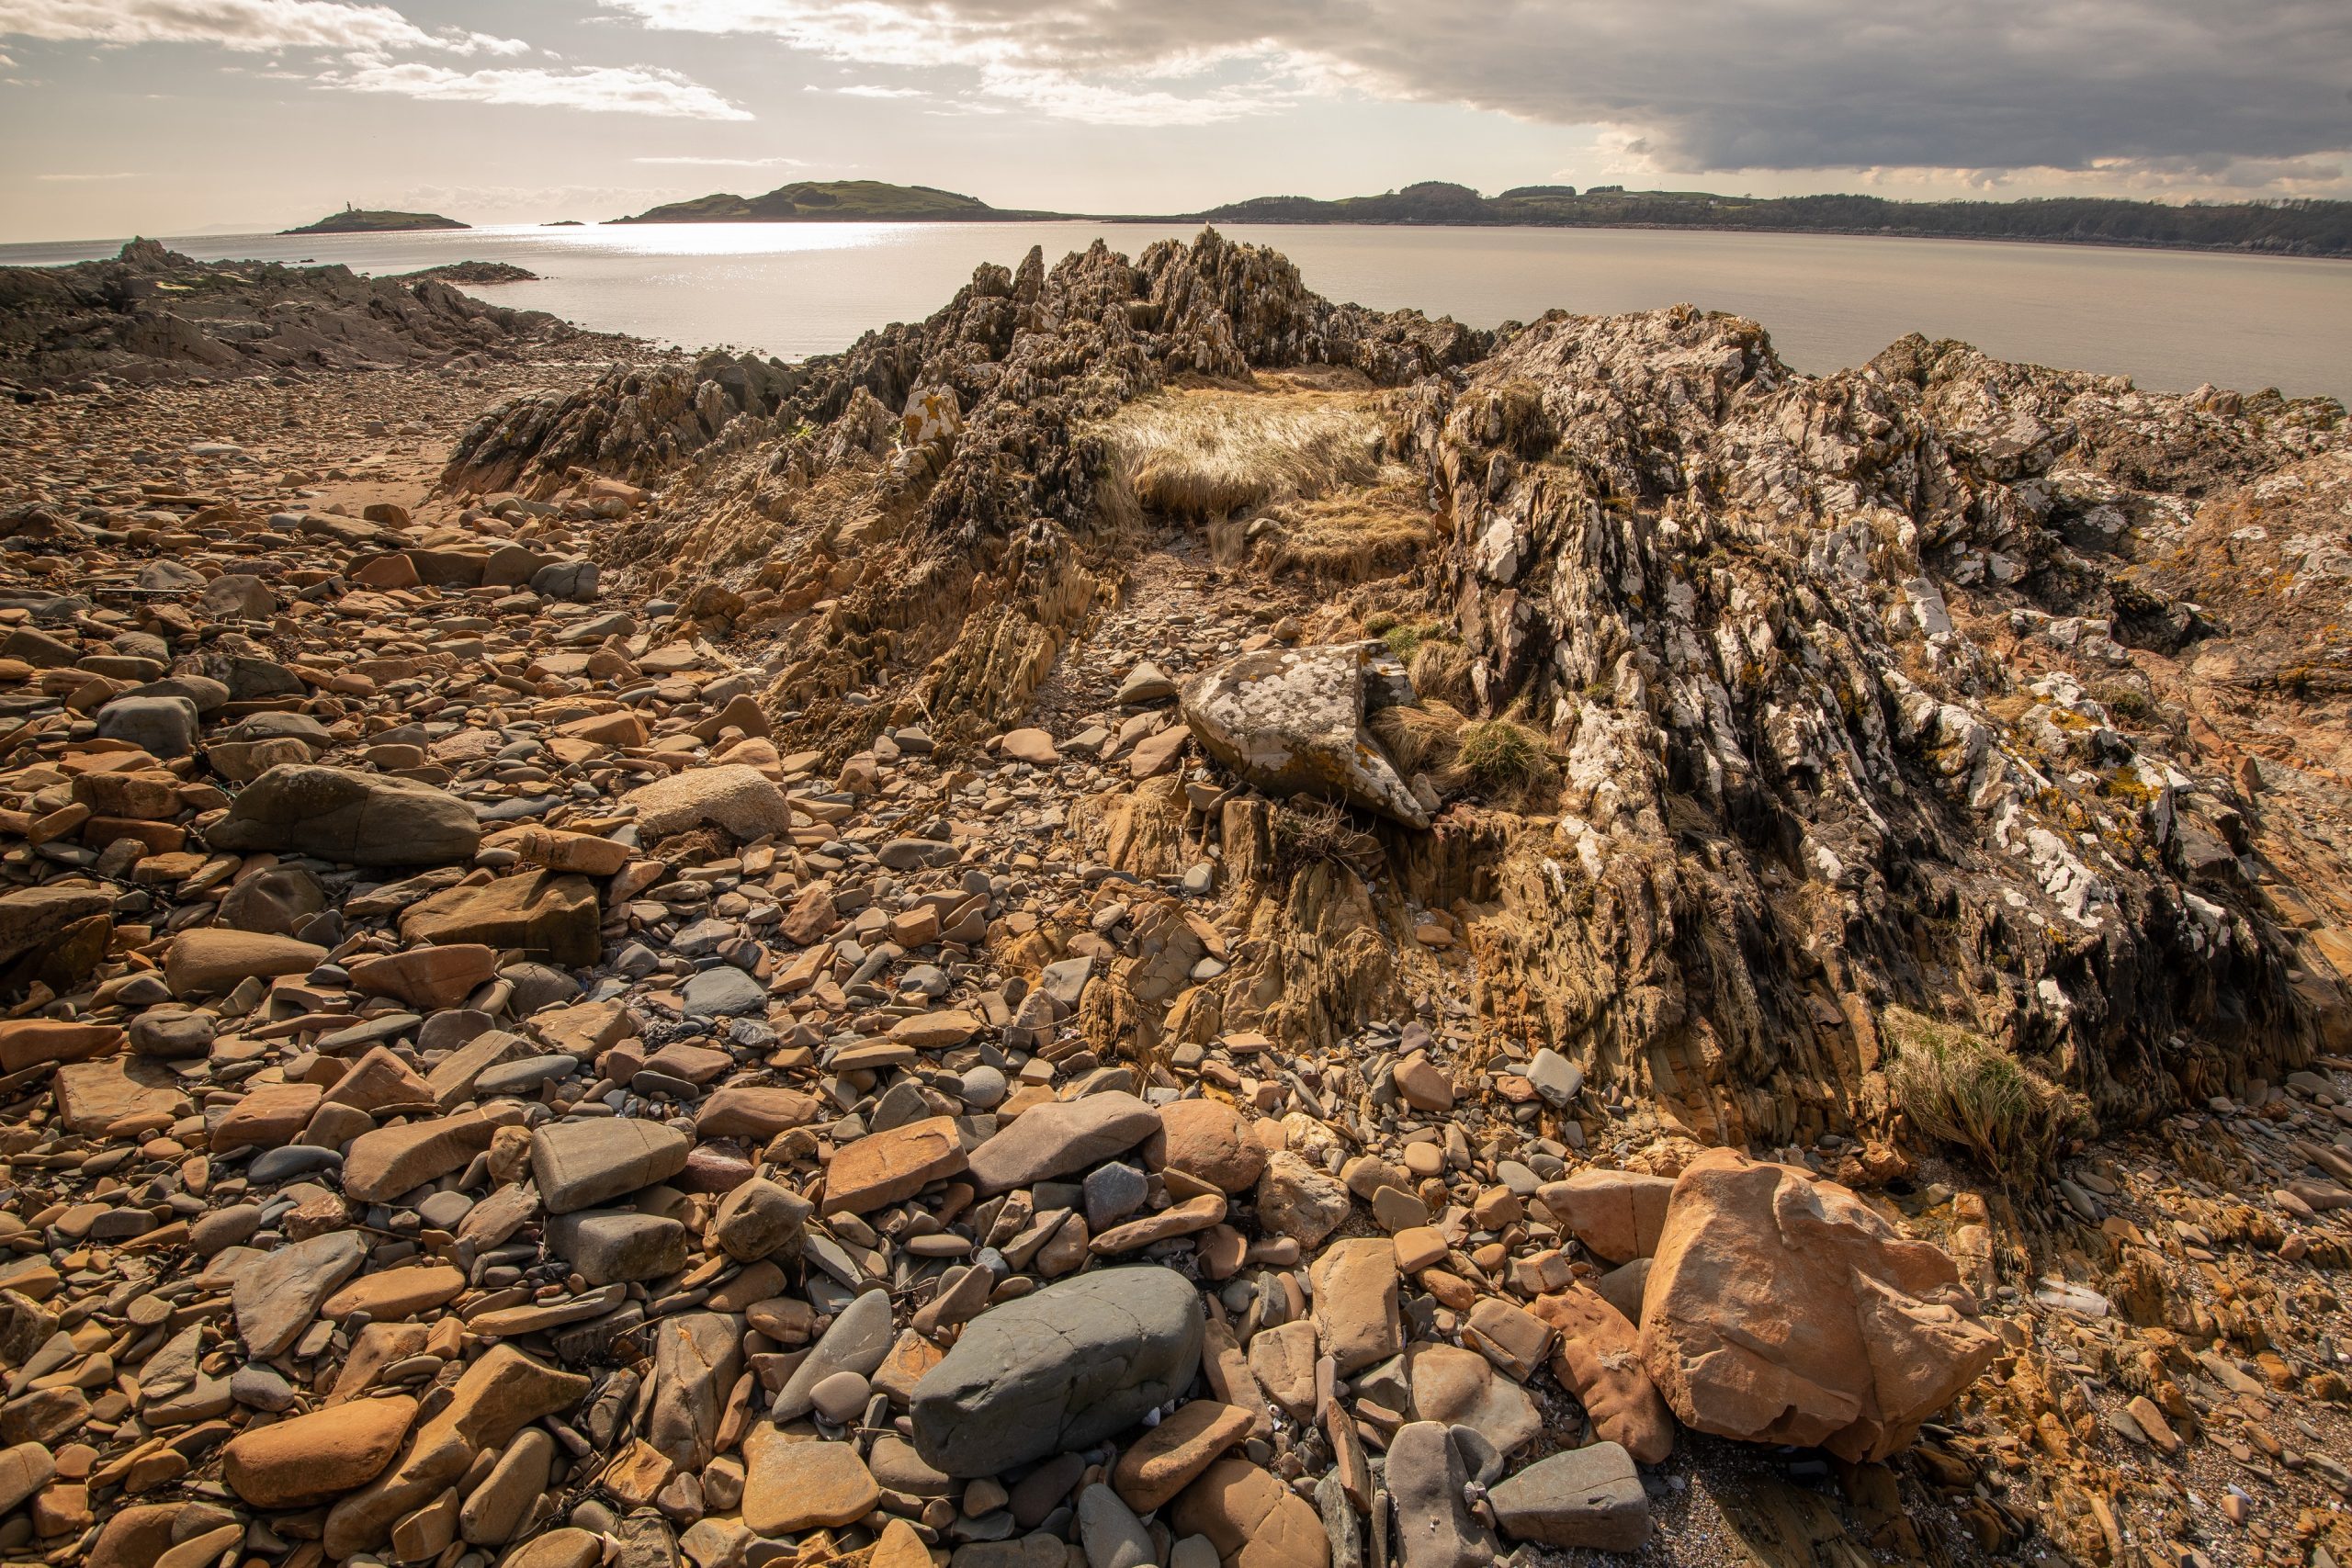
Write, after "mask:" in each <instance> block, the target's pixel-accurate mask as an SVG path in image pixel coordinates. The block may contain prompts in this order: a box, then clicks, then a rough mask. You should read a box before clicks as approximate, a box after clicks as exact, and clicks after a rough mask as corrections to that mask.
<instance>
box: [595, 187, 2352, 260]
mask: <svg viewBox="0 0 2352 1568" xmlns="http://www.w3.org/2000/svg"><path fill="white" fill-rule="evenodd" d="M611 221H613V222H615V223H628V224H647V223H797V222H836V223H839V222H865V223H942V222H953V223H989V222H996V223H1012V222H1059V221H1070V222H1088V223H1119V224H1130V223H1158V224H1175V223H1202V224H1210V225H1224V226H1240V225H1245V224H1313V225H1334V226H1350V227H1376V228H1498V229H1500V228H1537V229H1650V230H1697V231H1715V232H1723V233H1747V234H1758V233H1760V234H1838V235H1848V236H1860V237H1865V238H1869V237H1878V238H1884V237H1894V238H1900V239H1919V240H2007V241H2016V242H2021V243H2035V244H2070V245H2100V246H2109V247H2116V248H2121V249H2128V250H2177V251H2208V252H2227V253H2231V254H2246V255H2285V256H2310V257H2327V258H2345V257H2352V202H2344V201H2317V200H2295V201H2286V202H2277V203H2261V202H2241V203H2233V204H2229V205H2217V206H2187V207H2172V206H2167V205H2165V204H2164V203H2162V202H2153V201H2124V200H2116V199H2110V198H2107V197H2054V198H2049V199H2037V200H2024V201H2006V202H2004V201H1934V202H1910V201H1890V200H1887V199H1886V198H1884V197H1872V196H1808V197H1766V198H1761V199H1758V198H1754V197H1726V196H1718V195H1714V194H1713V193H1710V192H1706V191H1628V190H1624V189H1623V188H1621V187H1617V186H1600V187H1597V188H1594V189H1589V190H1584V191H1578V190H1577V189H1576V188H1575V187H1574V186H1518V187H1516V188H1514V189H1511V190H1507V191H1505V192H1503V193H1502V194H1501V195H1499V196H1495V197H1487V196H1481V195H1479V194H1478V193H1477V192H1476V191H1474V190H1472V189H1470V188H1469V187H1467V186H1457V185H1449V184H1445V183H1443V182H1441V181H1430V182H1425V183H1423V184H1420V185H1414V186H1405V187H1404V188H1403V189H1401V190H1396V191H1390V192H1387V193H1385V194H1383V195H1380V196H1371V197H1344V198H1341V199H1340V200H1336V201H1325V200H1320V199H1317V198H1315V197H1253V198H1252V199H1250V200H1248V201H1239V202H1230V203H1227V204H1226V205H1224V206H1221V207H1213V208H1210V209H1207V210H1205V211H1202V212H1189V213H1100V212H1098V213H1087V212H1069V213H1064V212H1049V211H1044V210H1037V209H1005V208H995V207H990V206H989V205H988V204H987V203H986V202H983V201H980V200H979V199H978V198H977V197H968V196H962V195H959V194H957V193H956V192H953V191H943V190H937V189H934V188H933V187H931V186H893V185H888V184H885V183H883V182H881V181H876V180H838V181H812V180H803V181H796V182H794V183H793V184H790V185H787V186H780V187H778V188H777V189H775V190H774V191H770V192H768V193H767V194H766V195H764V196H759V197H741V196H735V195H732V194H729V193H727V192H718V193H715V194H713V195H710V196H707V197H695V198H694V199H692V200H688V201H678V202H669V203H665V204H663V205H662V206H660V207H656V208H652V209H649V210H647V211H645V212H641V213H638V214H635V215H634V216H631V217H627V218H617V219H614V220H611Z"/></svg>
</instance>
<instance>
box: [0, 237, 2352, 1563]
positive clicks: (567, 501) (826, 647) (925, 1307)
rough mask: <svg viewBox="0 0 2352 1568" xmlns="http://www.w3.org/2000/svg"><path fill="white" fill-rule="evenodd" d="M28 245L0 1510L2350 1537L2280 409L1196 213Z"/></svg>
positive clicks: (522, 1522) (1027, 1547) (2015, 1552)
mask: <svg viewBox="0 0 2352 1568" xmlns="http://www.w3.org/2000/svg"><path fill="white" fill-rule="evenodd" d="M94 265H97V266H99V267H101V268H103V267H113V268H116V269H117V270H116V271H114V272H111V273H107V272H100V273H96V274H94V275H93V278H94V281H92V282H91V283H90V284H89V285H88V291H85V293H86V297H85V296H84V295H71V294H69V292H68V291H69V290H71V289H73V288H83V285H81V284H69V283H56V282H51V281H46V280H39V279H36V280H32V281H30V282H26V281H23V280H21V279H16V277H15V275H11V278H12V280H13V281H12V285H11V287H12V288H13V290H14V291H13V292H11V293H9V294H8V295H7V299H9V301H10V303H9V305H8V307H7V310H8V312H9V313H8V317H7V320H8V321H9V322H10V326H9V328H8V333H10V334H11V335H8V336H7V337H6V339H5V340H0V341H5V343H6V345H7V347H8V355H9V357H8V359H7V362H6V365H5V366H0V375H6V376H8V377H9V378H11V379H12V380H13V381H14V382H15V383H16V385H17V388H18V396H17V398H16V400H13V401H11V402H7V403H0V452H5V453H6V456H7V459H8V460H7V463H6V468H5V475H6V478H5V479H0V866H5V868H6V878H5V886H0V968H5V971H6V972H5V975H0V1002H5V1004H6V1016H5V1018H0V1073H4V1074H5V1077H0V1106H5V1111H0V1157H5V1159H6V1165H7V1174H6V1181H5V1187H0V1237H5V1238H6V1242H7V1244H8V1248H9V1254H8V1258H7V1260H6V1261H5V1262H0V1368H5V1370H6V1371H7V1373H8V1378H9V1383H8V1388H7V1391H6V1398H5V1400H4V1401H0V1562H10V1563H14V1562H28V1563H29V1562H49V1563H58V1564H62V1563H67V1562H75V1563H91V1564H97V1565H101V1568H148V1565H150V1564H167V1565H169V1568H198V1565H199V1564H211V1563H215V1562H225V1563H239V1562H244V1563H266V1564H270V1565H272V1568H316V1565H319V1564H322V1563H356V1564H361V1565H381V1564H393V1563H400V1564H416V1563H433V1564H435V1565H437V1568H460V1565H463V1568H491V1565H493V1564H495V1565H499V1568H508V1565H513V1568H591V1565H594V1564H605V1563H616V1564H625V1565H627V1568H673V1565H677V1564H683V1563H691V1564H694V1565H695V1568H754V1565H764V1564H773V1563H785V1562H790V1563H793V1564H796V1565H798V1568H819V1565H820V1564H825V1563H830V1562H842V1563H844V1564H848V1565H850V1568H932V1565H933V1564H944V1565H945V1568H1076V1565H1077V1564H1080V1562H1082V1563H1083V1564H1084V1565H1085V1568H1367V1565H1369V1568H1386V1565H1387V1564H1390V1563H1396V1562H1401V1563H1402V1564H1403V1565H1404V1568H1482V1565H1484V1564H1487V1563H1491V1562H1496V1561H1498V1560H1501V1559H1509V1560H1510V1561H1511V1562H1515V1563H1519V1564H1524V1565H1526V1568H1535V1565H1538V1564H1550V1563H1555V1562H1558V1563H1566V1562H1578V1561H1587V1560H1590V1559H1589V1554H1591V1553H1596V1552H1599V1553H1607V1554H1612V1556H1613V1554H1623V1553H1637V1554H1639V1556H1640V1557H1641V1559H1642V1560H1645V1561H1652V1562H1671V1563H1676V1564H1701V1563H1705V1564H1716V1563H1723V1564H1734V1563H1745V1562H1759V1563H1766V1564H1772V1565H1775V1568H1777V1565H1779V1564H1783V1563H1799V1562H1806V1563H1812V1562H1836V1563H1860V1562H1879V1561H1884V1562H1897V1561H1899V1562H1915V1561H1916V1562H1974V1561H2011V1562H2047V1563H2056V1562H2095V1563H2102V1564H2119V1565H2120V1564H2125V1563H2132V1564H2137V1563H2141V1562H2164V1563H2166V1564H2202V1563H2213V1564H2231V1563H2254V1562H2276V1563H2278V1564H2281V1565H2282V1568H2283V1565H2285V1564H2289V1563H2293V1564H2299V1565H2300V1564H2306V1563H2325V1562H2335V1561H2344V1560H2346V1552H2347V1551H2352V1525H2347V1524H2346V1523H2345V1522H2344V1521H2345V1517H2346V1516H2345V1515H2344V1512H2343V1505H2344V1503H2345V1501H2346V1499H2347V1497H2352V1471H2347V1470H2346V1468H2345V1466H2344V1464H2343V1462H2342V1461H2340V1460H2339V1459H2338V1458H2337V1457H2336V1456H2338V1455H2341V1454H2343V1453H2345V1452H2346V1450H2347V1442H2346V1438H2347V1437H2352V1388H2347V1384H2346V1370H2345V1351H2344V1349H2343V1348H2341V1347H2343V1346H2344V1344H2345V1342H2346V1334H2347V1332H2352V1325H2347V1324H2346V1321H2345V1304H2344V1303H2343V1300H2342V1299H2341V1295H2340V1290H2339V1286H2338V1283H2337V1282H2338V1280H2340V1279H2341V1277H2342V1271H2343V1270H2344V1269H2345V1268H2346V1266H2347V1264H2352V1229H2347V1227H2346V1223H2345V1221H2344V1220H2343V1218H2342V1214H2343V1212H2344V1211H2345V1210H2346V1209H2347V1208H2352V1060H2347V1058H2346V1055H2345V1053H2346V1050H2347V1047H2348V1046H2352V1015H2347V1013H2346V1000H2345V996H2344V992H2343V990H2342V983H2341V980H2340V979H2339V976H2344V975H2347V974H2352V903H2347V899H2352V893H2347V891H2346V890H2347V889H2352V881H2348V880H2347V879H2346V877H2345V876H2344V874H2343V871H2344V864H2343V862H2344V846H2346V844H2352V838H2347V837H2346V819H2345V813H2344V804H2345V802H2344V793H2343V792H2344V790H2345V789H2346V779H2345V778H2344V777H2343V776H2341V775H2343V774H2345V773H2347V772H2352V766H2348V765H2347V754H2346V736H2345V734H2344V728H2343V727H2344V725H2345V722H2346V714H2345V712H2344V710H2343V708H2342V704H2341V700H2340V694H2341V693H2342V691H2343V690H2345V689H2346V684H2345V683H2344V682H2352V647H2347V646H2346V645H2344V644H2343V642H2342V640H2341V637H2340V628H2339V627H2338V626H2337V625H2336V621H2337V619H2338V618H2339V617H2341V616H2343V615H2345V614H2346V610H2347V608H2352V605H2347V603H2346V594H2347V589H2346V587H2345V585H2344V584H2345V582H2346V580H2347V579H2352V555H2347V553H2346V551H2347V548H2352V546H2347V543H2346V534H2345V525H2344V522H2343V518H2344V517H2345V516H2346V514H2347V504H2348V502H2347V498H2352V484H2347V479H2352V459H2347V457H2346V455H2345V449H2344V440H2343V427H2344V419H2343V411H2342V410H2341V408H2340V407H2337V406H2336V405H2334V404H2332V403H2327V402H2324V401H2317V400H2313V401H2301V402H2286V401H2283V400H2278V399H2276V398H2275V397H2268V398H2260V399H2242V398H2239V397H2237V396H2236V395H2234V394H2228V393H2221V392H2212V391H2210V390H2209V391H2206V392H2203V393H2199V394H2198V395H2195V396H2192V397H2187V398H2180V397H2168V396H2158V395H2152V394H2144V393H2141V392H2138V391H2136V390H2135V389H2131V387H2130V386H2129V385H2128V384H2127V383H2124V382H2121V381H2120V380H2117V379H2115V378H2098V377H2089V376H2078V375H2072V374H2069V373H2064V372H2053V371H2048V370H2042V369H2039V368H2035V367H2018V366H2009V365H2003V364H1999V363H1997V362H1994V361H1990V360H1986V359H1985V358H1984V357H1983V356H1982V355H1976V354H1974V353H1973V351H1971V350H1968V349H1966V348H1965V347H1963V346H1962V345H1957V344H1926V343H1924V342H1921V341H1919V340H1908V341H1906V342H1905V343H1904V344H1896V345H1894V347H1893V348H1890V349H1889V351H1888V352H1887V354H1885V355H1882V356H1881V358H1880V359H1879V360H1878V361H1876V362H1873V364H1872V365H1871V366H1870V367H1866V368H1865V369H1863V370H1860V371H1855V372H1849V373H1846V374H1843V375H1840V376H1838V377H1833V378H1820V379H1816V378H1805V377H1801V376H1797V375H1794V374H1793V373H1792V372H1789V371H1787V370H1786V369H1785V368H1784V367H1781V366H1780V365H1779V364H1778V362H1777V360H1776V359H1775V358H1774V356H1773V355H1772V352H1771V348H1770V342H1769V339H1767V338H1766V337H1765V335H1764V333H1763V332H1762V331H1761V329H1760V328H1758V327H1757V326H1756V325H1755V324H1753V323H1749V322H1746V321H1737V320H1736V319H1732V318H1726V317H1720V316H1707V315H1702V314H1701V313H1699V312H1695V311H1690V310H1672V311H1658V312H1652V313H1649V314H1646V315H1643V316H1634V317H1621V318H1577V317H1566V316H1554V317H1548V318H1545V319H1544V320H1543V321H1537V322H1534V323H1531V324H1529V325H1527V326H1524V327H1519V328H1514V329H1510V330H1509V331H1507V332H1505V333H1477V332H1472V331H1469V330H1467V329H1464V328H1461V327H1459V326H1457V325H1455V324H1454V323H1452V322H1450V321H1428V320H1426V319H1423V318H1421V317H1419V316H1418V315H1416V314H1413V313H1410V312H1400V313H1396V314H1386V315H1384V314H1377V313H1373V312H1367V311H1363V310H1358V309H1355V308H1353V307H1344V306H1333V305H1331V304H1329V303H1328V302H1326V301H1323V300H1320V299H1316V298H1314V297H1313V296H1311V295H1309V294H1307V293H1306V291H1305V290H1304V288H1301V287H1300V285H1299V283H1298V279H1297V276H1296V273H1295V270H1294V269H1292V268H1290V266H1289V265H1288V264H1287V263H1286V262H1284V261H1283V259H1282V258H1281V257H1279V256H1277V255H1274V254H1272V253H1269V252H1265V251H1262V250H1259V249H1257V248H1255V247H1251V246H1247V245H1238V244H1233V243H1227V242H1226V241H1224V240H1222V239H1220V238H1218V237H1217V236H1215V235H1213V234H1210V235H1204V237H1203V238H1202V239H1201V240H1200V241H1199V242H1197V243H1194V244H1192V245H1189V246H1184V245H1173V244H1163V245H1158V246H1154V247H1152V248H1151V249H1150V250H1149V251H1148V252H1146V253H1145V254H1143V255H1141V256H1140V257H1137V258H1136V259H1135V260H1134V261H1133V262H1130V261H1129V260H1128V259H1126V258H1124V257H1121V256H1118V255H1115V254H1113V253H1111V252H1109V251H1108V250H1107V249H1106V248H1104V247H1103V246H1101V245H1097V246H1096V247H1095V248H1094V249H1093V250H1092V251H1091V252H1089V253H1086V254H1080V255H1074V256H1072V257H1070V258H1069V259H1068V260H1066V261H1064V262H1063V263H1061V264H1060V265H1057V266H1054V267H1052V268H1050V269H1049V268H1048V267H1047V266H1046V264H1045V260H1044V258H1043V257H1042V256H1039V255H1036V254H1032V256H1031V258H1030V259H1029V261H1028V262H1027V263H1026V264H1025V265H1023V266H1022V267H1021V268H1018V269H1014V270H1010V271H1008V270H1007V269H1003V268H998V267H984V268H982V269H980V271H979V272H978V274H976V276H975V277H974V279H973V281H972V283H971V285H970V286H969V287H968V288H965V289H964V290H962V291H960V292H959V294H958V295H957V297H956V299H955V300H954V301H952V302H951V303H950V304H949V305H948V306H947V307H946V308H945V309H944V310H942V311H941V312H940V313H939V314H938V315H936V316H934V317H933V318H931V319H930V320H929V321H923V322H918V323H910V324H906V325H902V326H897V327H893V328H890V329H888V330H887V331H884V332H880V333H875V334H871V335H869V337H867V338H866V339H865V340H862V341H861V342H860V344H858V345H856V346H855V347H854V349H852V350H851V351H850V352H849V353H847V354H845V355H838V356H830V357H827V358H823V359H819V360H813V361H810V362H809V363H807V364H803V365H797V366H785V365H781V364H778V363H775V362H774V361H766V360H759V359H754V358H745V357H738V356H730V355H721V354H710V355H702V356H699V357H690V356H683V355H656V354H652V353H650V352H647V351H645V350H643V349H642V348H641V347H639V346H638V345H633V344H626V343H624V342H621V341H619V340H613V339H608V338H600V337H596V336H594V335H593V334H585V333H577V332H575V331H573V330H572V329H570V328H567V327H564V326H562V325H561V324H560V323H555V322H552V321H549V320H548V319H547V318H535V317H531V316H529V315H527V314H524V313H518V312H513V311H501V310H498V309H497V308H495V307H490V306H486V305H482V304H481V302H479V301H473V300H469V299H466V297H464V296H462V295H457V294H456V292H455V291H454V290H450V289H447V288H446V286H443V285H439V284H435V283H432V282H430V281H420V282H403V281H400V280H376V281H372V282H371V281H368V280H355V279H352V278H351V277H350V276H349V275H348V274H347V273H344V272H343V271H342V269H322V271H320V272H317V273H298V272H294V271H292V270H291V269H284V268H271V269H257V270H254V271H253V272H252V273H251V274H250V276H248V275H246V274H243V273H237V272H235V270H234V269H218V270H216V269H203V274H204V276H203V277H202V278H201V279H198V277H196V276H195V275H190V274H187V272H186V271H185V270H184V268H185V267H187V266H194V265H196V264H186V263H184V258H168V257H165V258H163V259H161V260H158V259H156V258H155V257H153V256H151V255H147V254H144V253H141V254H127V255H126V257H125V258H123V260H122V261H121V262H119V263H115V264H94ZM77 270H78V269H61V275H62V273H71V272H75V271H77ZM140 276H145V277H151V278H155V279H160V280H163V281H173V280H175V279H176V280H179V281H182V282H184V283H187V284H188V285H189V286H190V287H189V288H188V290H187V291H188V292H191V293H200V294H203V295H205V296H206V298H208V299H209V300H210V301H211V304H210V306H209V309H208V310H200V311H198V310H190V311H178V310H162V311H158V310H155V309H153V308H149V306H148V305H147V304H145V303H142V302H141V301H132V300H130V299H127V298H123V299H113V300H112V302H111V303H109V302H108V299H107V296H106V295H105V293H104V290H105V289H106V288H111V287H114V286H115V283H119V281H120V280H121V279H123V278H128V277H140ZM109 279H111V280H114V281H113V282H109V281H108V280H109ZM199 283H200V287H198V285H199ZM117 292H118V293H119V289H118V290H117ZM171 292H173V291H172V290H164V293H165V294H169V293H171ZM444 295H447V296H450V297H452V298H454V299H458V300H462V301H464V303H463V305H462V306H458V305H452V304H450V303H449V302H448V300H446V299H442V296H444ZM150 299H151V300H152V296H150ZM166 316H168V317H169V318H170V319H171V320H174V321H178V322H180V323H181V326H179V327H171V328H168V329H164V330H158V329H157V327H156V326H155V324H154V323H156V322H157V321H161V320H163V319H164V317H166ZM321 321H334V322H339V323H341V325H340V326H339V327H337V328H335V329H334V330H328V329H323V328H322V327H321V325H320V322H321ZM141 322H145V323H147V324H146V325H144V326H141V325H139V324H138V323H141ZM297 323H300V327H299V330H298V326H297ZM190 344H204V345H206V346H204V347H202V348H191V347H190V346H189V345H190Z"/></svg>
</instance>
